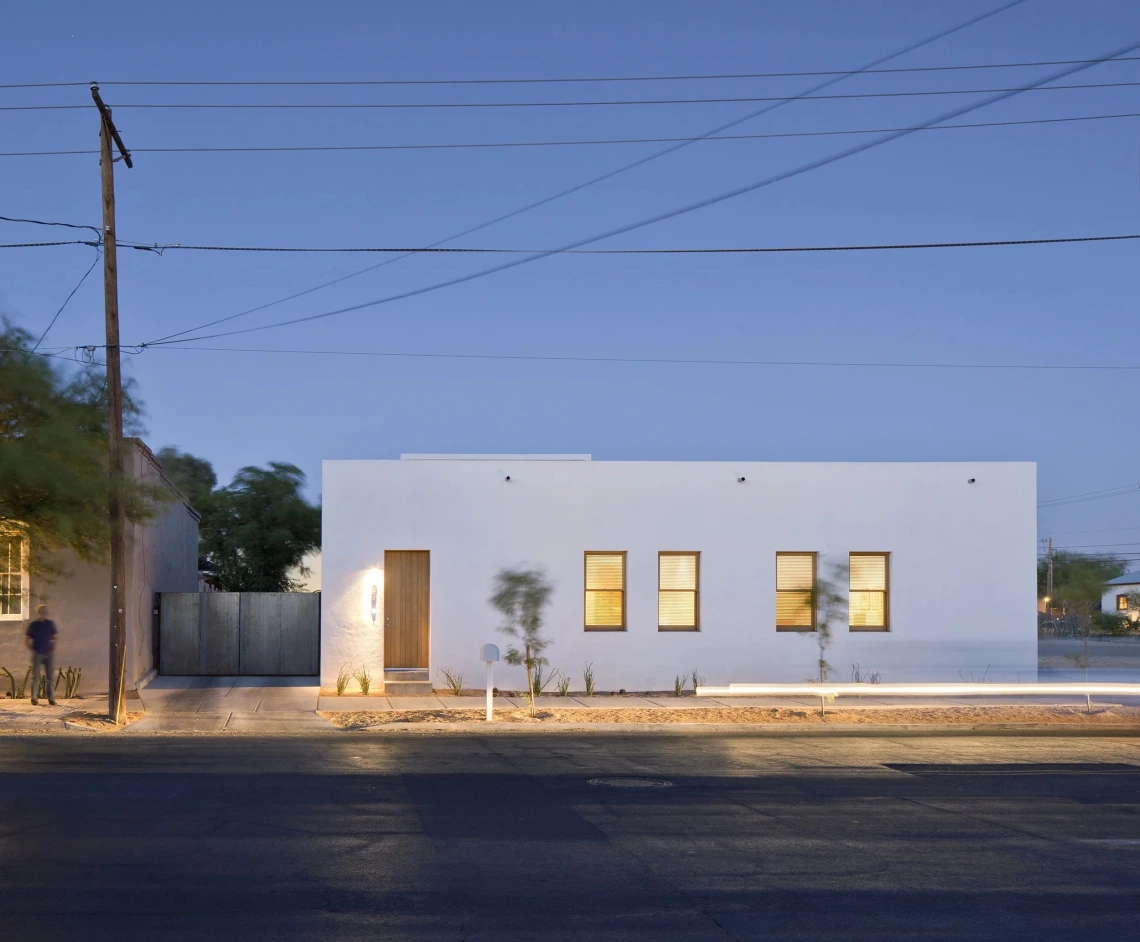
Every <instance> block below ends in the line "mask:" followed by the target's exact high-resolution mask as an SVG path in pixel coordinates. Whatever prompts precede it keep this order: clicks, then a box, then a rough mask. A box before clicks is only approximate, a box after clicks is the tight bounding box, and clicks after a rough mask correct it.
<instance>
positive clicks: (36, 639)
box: [25, 605, 59, 706]
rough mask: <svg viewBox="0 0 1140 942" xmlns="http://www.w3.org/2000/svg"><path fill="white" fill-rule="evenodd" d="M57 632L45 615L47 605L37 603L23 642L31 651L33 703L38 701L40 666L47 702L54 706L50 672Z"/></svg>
mask: <svg viewBox="0 0 1140 942" xmlns="http://www.w3.org/2000/svg"><path fill="white" fill-rule="evenodd" d="M57 634H59V632H58V630H57V629H56V627H55V622H54V621H52V620H51V619H50V618H48V617H47V606H46V605H37V606H36V620H35V621H33V622H32V623H31V624H30V625H28V630H27V631H26V632H25V643H26V644H27V646H28V650H30V651H31V652H32V678H31V692H32V703H33V705H34V704H37V703H39V700H38V699H37V697H36V694H37V693H38V692H39V679H40V667H41V666H42V667H43V669H44V673H45V675H46V678H47V680H46V684H45V686H46V687H47V698H48V703H50V704H51V705H52V706H55V679H54V678H53V677H52V673H51V672H52V659H53V656H54V654H55V637H56V635H57Z"/></svg>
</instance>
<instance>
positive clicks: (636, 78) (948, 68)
mask: <svg viewBox="0 0 1140 942" xmlns="http://www.w3.org/2000/svg"><path fill="white" fill-rule="evenodd" d="M1137 59H1140V57H1137V56H1121V57H1120V58H1119V59H1116V60H1114V61H1116V62H1134V61H1137ZM1088 61H1090V60H1088V59H1046V60H1042V61H1038V62H990V63H982V64H979V65H925V66H908V67H906V68H896V69H864V70H863V72H864V74H866V75H894V74H900V73H910V72H966V71H977V70H983V69H1027V68H1033V67H1036V66H1054V65H1078V64H1080V63H1082V62H1088ZM846 74H847V73H846V72H844V71H811V72H726V73H720V74H695V75H609V76H571V77H558V78H490V79H486V78H485V79H332V80H319V79H278V80H265V79H262V80H246V81H234V80H230V81H225V80H199V81H177V80H163V81H122V82H100V83H99V84H100V85H102V86H104V87H106V86H110V85H117V86H120V87H130V86H133V87H155V86H159V87H188V86H189V87H194V86H198V87H211V88H229V87H238V86H246V87H259V86H260V87H276V86H294V87H321V86H372V85H554V84H579V83H586V82H692V81H701V80H709V79H711V80H725V79H729V80H731V79H758V78H812V77H819V76H827V75H846ZM90 84H91V83H90V82H20V83H13V84H7V85H0V88H87V87H88V86H89V85H90Z"/></svg>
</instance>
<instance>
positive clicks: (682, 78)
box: [0, 56, 1140, 153]
mask: <svg viewBox="0 0 1140 942" xmlns="http://www.w3.org/2000/svg"><path fill="white" fill-rule="evenodd" d="M1138 59H1140V57H1138V56H1121V57H1120V58H1119V59H1117V60H1115V61H1117V62H1135V61H1137V60H1138ZM1089 61H1092V60H1089V59H1045V60H1040V61H1037V62H989V63H982V64H978V65H920V66H906V67H902V68H895V69H864V70H863V72H864V73H865V74H867V75H897V74H902V73H910V72H968V71H978V70H984V69H1027V68H1034V67H1042V66H1054V65H1078V64H1080V63H1082V62H1089ZM847 74H848V73H847V72H846V71H842V70H832V71H825V70H817V71H807V72H803V71H801V72H726V73H719V74H696V75H610V76H570V77H555V78H482V79H325V80H321V79H276V80H273V79H269V80H266V79H260V80H259V79H247V80H233V79H230V80H225V79H201V80H189V81H185V80H184V81H179V80H161V81H121V82H100V83H99V85H101V86H110V85H116V86H119V87H155V86H157V87H188V86H189V87H194V86H198V87H213V88H231V87H239V86H246V87H259V86H260V87H277V86H294V87H319V86H371V85H554V84H577V83H586V82H692V81H701V80H718V81H719V80H732V79H758V78H816V77H821V76H827V75H847ZM90 84H91V83H90V82H17V83H9V84H0V88H86V87H88V86H89V85H90ZM132 153H133V151H132Z"/></svg>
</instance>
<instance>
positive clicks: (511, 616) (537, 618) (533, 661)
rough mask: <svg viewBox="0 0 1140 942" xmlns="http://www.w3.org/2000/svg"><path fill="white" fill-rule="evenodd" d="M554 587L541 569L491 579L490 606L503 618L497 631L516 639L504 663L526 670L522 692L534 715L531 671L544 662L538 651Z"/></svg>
mask: <svg viewBox="0 0 1140 942" xmlns="http://www.w3.org/2000/svg"><path fill="white" fill-rule="evenodd" d="M553 594H554V586H553V585H551V584H550V582H549V580H548V579H547V578H546V574H545V573H544V572H543V571H542V570H541V569H500V570H499V573H498V575H496V576H495V583H494V594H493V595H492V596H491V604H492V605H493V606H494V607H495V609H496V610H497V611H498V612H499V614H501V615H502V616H503V624H502V625H500V626H499V631H501V632H503V634H505V635H509V636H510V637H512V638H517V639H518V641H519V646H518V647H516V646H515V645H513V644H512V645H511V646H510V647H509V648H507V656H506V657H505V658H504V660H505V661H506V662H507V663H508V664H513V665H514V666H516V667H525V668H526V692H527V697H528V698H529V699H530V715H531V716H534V672H535V670H536V669H540V668H541V667H542V666H543V665H545V664H546V663H547V660H546V658H545V657H543V656H542V652H543V651H544V650H546V648H547V647H549V646H550V641H549V640H548V639H547V638H544V637H543V636H542V627H543V622H544V621H545V618H546V611H545V610H546V606H547V604H548V603H549V602H550V596H551V595H553Z"/></svg>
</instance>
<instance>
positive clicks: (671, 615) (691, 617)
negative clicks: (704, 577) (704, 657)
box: [657, 552, 701, 631]
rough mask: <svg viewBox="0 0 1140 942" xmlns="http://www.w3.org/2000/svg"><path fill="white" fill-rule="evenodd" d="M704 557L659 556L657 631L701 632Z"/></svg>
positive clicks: (676, 554)
mask: <svg viewBox="0 0 1140 942" xmlns="http://www.w3.org/2000/svg"><path fill="white" fill-rule="evenodd" d="M700 570H701V554H700V553H675V552H667V553H658V554H657V630H658V631H699V630H700V625H701V621H700V617H701V607H700V596H699V594H698V593H699V592H700V589H699V585H700Z"/></svg>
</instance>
